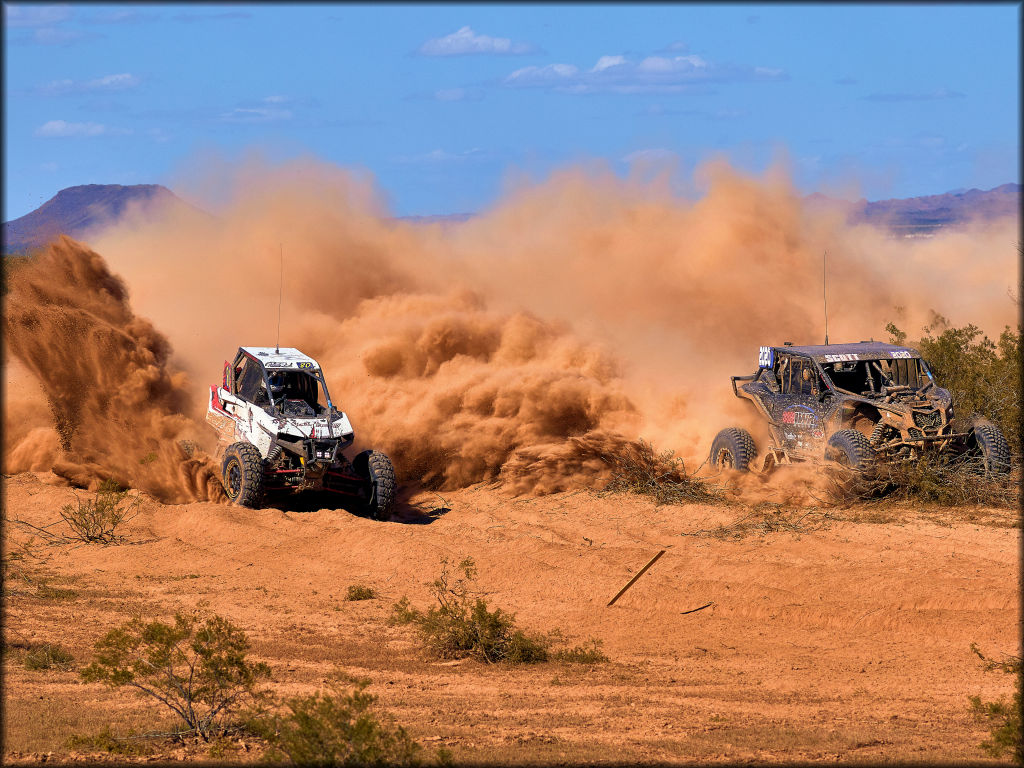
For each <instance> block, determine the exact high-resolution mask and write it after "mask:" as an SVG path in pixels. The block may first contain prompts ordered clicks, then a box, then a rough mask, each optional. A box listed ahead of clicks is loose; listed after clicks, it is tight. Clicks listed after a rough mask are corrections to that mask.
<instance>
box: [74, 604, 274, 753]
mask: <svg viewBox="0 0 1024 768" xmlns="http://www.w3.org/2000/svg"><path fill="white" fill-rule="evenodd" d="M248 650H249V641H248V639H247V638H246V636H245V634H244V633H243V632H242V631H241V630H240V629H238V628H237V627H235V626H234V625H232V624H231V623H230V622H228V621H227V620H226V619H224V618H221V617H220V616H217V615H209V616H206V617H205V619H200V617H198V616H195V615H193V616H183V615H182V614H180V613H178V614H175V616H174V624H165V623H163V622H161V621H152V622H149V623H144V622H143V621H141V620H140V619H133V620H131V621H129V622H127V623H126V624H124V625H123V626H121V627H119V628H117V629H113V630H111V631H110V632H108V633H107V634H106V635H105V636H104V637H103V638H102V639H101V640H100V641H99V642H97V643H96V660H95V661H94V662H93V663H92V664H90V665H89V666H88V667H86V668H85V669H83V670H82V678H83V679H84V680H86V681H87V682H102V683H105V684H107V685H109V686H110V687H112V688H121V687H125V686H128V687H130V688H134V689H135V690H136V691H137V692H138V693H139V694H141V695H146V696H152V697H153V698H154V699H156V700H157V701H159V702H161V703H162V704H163V705H164V706H166V707H167V708H169V709H170V710H172V711H173V712H174V713H176V714H177V715H178V716H179V717H180V718H181V719H182V720H183V721H184V723H185V725H186V726H187V728H188V731H187V732H191V733H196V734H198V735H199V736H200V737H202V738H203V740H204V741H209V738H210V736H211V734H213V733H214V732H215V731H216V730H217V729H218V727H220V724H221V720H222V719H223V718H224V717H226V716H227V715H228V714H230V713H231V712H233V711H234V710H236V709H238V708H239V707H240V706H241V705H242V704H243V703H245V702H246V701H249V700H253V699H255V698H257V697H258V695H259V691H258V690H257V685H258V683H259V681H260V680H261V679H263V678H267V677H269V676H270V668H269V667H267V665H266V664H263V663H255V662H251V661H249V660H248V658H247V653H248Z"/></svg>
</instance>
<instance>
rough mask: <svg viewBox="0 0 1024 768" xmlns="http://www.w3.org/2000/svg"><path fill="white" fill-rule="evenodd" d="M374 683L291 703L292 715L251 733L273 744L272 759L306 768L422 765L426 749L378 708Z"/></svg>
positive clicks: (263, 722) (257, 723) (257, 721)
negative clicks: (372, 691) (370, 688)
mask: <svg viewBox="0 0 1024 768" xmlns="http://www.w3.org/2000/svg"><path fill="white" fill-rule="evenodd" d="M368 684H369V681H368V680H360V681H355V687H354V689H353V690H351V691H348V692H345V691H341V690H339V689H338V688H336V687H334V686H332V688H331V692H330V693H314V694H312V695H311V696H300V697H296V698H292V699H288V700H287V701H286V702H285V703H284V706H285V709H286V710H287V712H286V713H280V712H278V713H276V714H274V715H271V716H264V717H256V718H254V719H253V720H251V721H250V723H249V725H248V727H249V729H250V730H251V731H252V732H254V733H256V734H257V735H259V736H260V737H262V738H263V739H265V740H266V741H267V742H268V744H269V745H270V749H269V751H268V753H267V758H268V759H270V760H283V759H287V760H289V761H290V762H291V763H293V764H294V765H302V766H369V765H419V763H420V758H419V756H420V751H421V748H420V746H419V745H418V744H416V742H414V741H413V740H412V739H411V738H410V737H409V735H408V734H407V733H406V732H405V730H404V729H403V728H402V727H401V726H399V725H395V724H394V723H391V722H388V721H387V720H382V719H381V718H380V717H379V716H378V715H377V714H376V713H375V712H374V711H373V709H372V707H373V704H374V702H375V701H376V697H375V696H373V695H371V694H369V693H367V692H366V690H365V689H366V686H367V685H368Z"/></svg>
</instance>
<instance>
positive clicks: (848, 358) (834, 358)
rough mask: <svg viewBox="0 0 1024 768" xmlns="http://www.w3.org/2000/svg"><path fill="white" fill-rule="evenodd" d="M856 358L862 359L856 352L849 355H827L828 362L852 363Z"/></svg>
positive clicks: (826, 360)
mask: <svg viewBox="0 0 1024 768" xmlns="http://www.w3.org/2000/svg"><path fill="white" fill-rule="evenodd" d="M856 360H860V355H858V354H856V353H852V354H848V355H825V362H826V363H852V362H854V361H856Z"/></svg>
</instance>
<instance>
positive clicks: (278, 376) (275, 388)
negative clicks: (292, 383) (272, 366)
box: [269, 371, 284, 400]
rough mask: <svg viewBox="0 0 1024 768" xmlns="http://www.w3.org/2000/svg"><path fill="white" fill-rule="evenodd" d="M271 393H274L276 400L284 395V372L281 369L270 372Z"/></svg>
mask: <svg viewBox="0 0 1024 768" xmlns="http://www.w3.org/2000/svg"><path fill="white" fill-rule="evenodd" d="M269 379H270V394H271V395H273V397H274V399H275V400H279V399H280V398H281V396H282V395H284V373H282V372H281V371H274V372H273V373H272V374H270V377H269Z"/></svg>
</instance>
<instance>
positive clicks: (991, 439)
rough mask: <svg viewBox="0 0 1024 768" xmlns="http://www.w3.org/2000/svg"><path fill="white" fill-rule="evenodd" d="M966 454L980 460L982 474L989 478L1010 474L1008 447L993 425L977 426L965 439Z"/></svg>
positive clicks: (998, 430)
mask: <svg viewBox="0 0 1024 768" xmlns="http://www.w3.org/2000/svg"><path fill="white" fill-rule="evenodd" d="M967 446H968V448H967V450H968V454H969V455H970V456H971V457H973V458H977V459H980V460H981V465H982V468H983V474H984V475H985V477H989V478H1000V477H1006V476H1007V475H1008V474H1010V445H1009V443H1007V442H1006V437H1004V436H1003V433H1002V430H1000V429H999V427H997V426H996V425H995V424H977V425H976V426H974V427H972V428H971V432H970V434H969V435H968V437H967Z"/></svg>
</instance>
